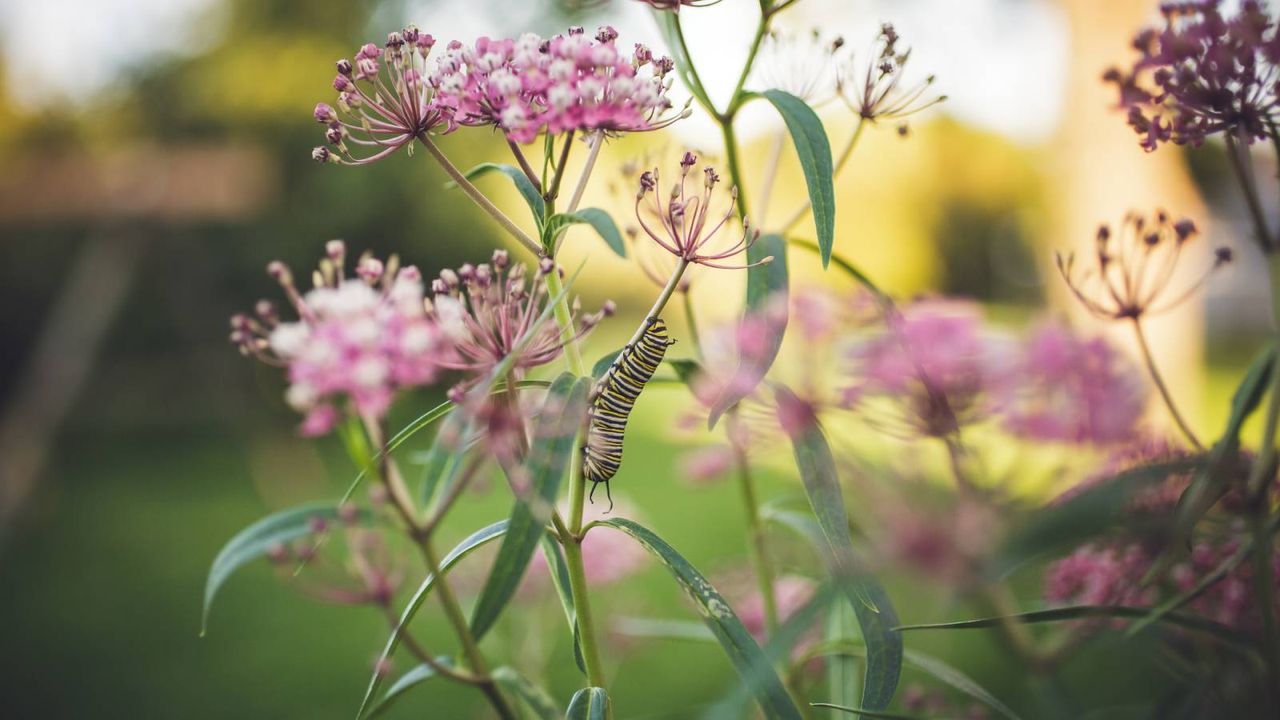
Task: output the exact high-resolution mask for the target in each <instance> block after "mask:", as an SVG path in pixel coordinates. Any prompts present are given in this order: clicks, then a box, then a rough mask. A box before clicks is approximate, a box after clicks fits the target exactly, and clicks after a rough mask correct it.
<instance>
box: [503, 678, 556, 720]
mask: <svg viewBox="0 0 1280 720" xmlns="http://www.w3.org/2000/svg"><path fill="white" fill-rule="evenodd" d="M493 679H494V680H495V681H496V682H497V683H498V685H500V686H501V687H502V688H503V689H505V690H506V691H507V692H508V693H509V694H511V695H515V696H516V697H518V698H520V700H521V701H522V702H524V705H525V707H527V708H529V710H530V711H531V712H533V714H534V717H536V718H538V720H557V718H559V717H560V708H558V707H556V702H555V700H552V699H551V696H550V695H549V694H547V691H546V690H543V689H542V688H540V687H538V686H537V685H534V684H533V683H532V682H530V681H529V679H528V678H526V677H525V676H523V675H521V674H520V673H518V672H516V671H515V670H514V669H513V668H510V667H507V666H505V665H504V666H502V667H500V668H497V669H496V670H494V671H493Z"/></svg>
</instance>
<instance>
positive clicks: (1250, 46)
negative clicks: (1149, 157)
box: [1103, 0, 1280, 150]
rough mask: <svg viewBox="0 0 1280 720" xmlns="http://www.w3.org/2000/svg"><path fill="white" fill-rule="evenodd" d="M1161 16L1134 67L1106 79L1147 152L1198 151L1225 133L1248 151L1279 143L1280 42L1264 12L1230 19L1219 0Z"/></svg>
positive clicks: (1248, 6)
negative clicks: (1258, 144) (1261, 143)
mask: <svg viewBox="0 0 1280 720" xmlns="http://www.w3.org/2000/svg"><path fill="white" fill-rule="evenodd" d="M1160 12H1161V14H1163V15H1164V27H1163V28H1160V29H1154V28H1148V29H1146V30H1143V31H1142V32H1140V33H1138V35H1137V36H1136V37H1135V38H1134V40H1133V48H1134V49H1135V50H1137V51H1138V53H1139V57H1138V59H1137V60H1135V61H1134V63H1133V65H1132V66H1130V67H1129V68H1127V69H1123V70H1122V69H1120V68H1111V69H1110V70H1108V71H1107V72H1106V74H1105V75H1104V76H1103V77H1104V79H1105V80H1106V81H1107V82H1109V83H1112V84H1114V85H1115V86H1116V89H1117V91H1118V92H1119V96H1120V105H1121V106H1122V107H1123V108H1125V109H1127V110H1128V112H1129V124H1130V125H1131V126H1132V127H1133V129H1134V131H1135V132H1136V133H1138V135H1140V136H1141V137H1142V146H1143V147H1144V148H1146V149H1147V150H1154V149H1155V148H1156V147H1157V146H1158V145H1159V144H1160V143H1164V142H1173V143H1176V144H1179V145H1181V144H1186V143H1189V144H1192V145H1199V144H1200V143H1202V142H1204V140H1205V138H1207V137H1209V136H1210V135H1215V134H1220V133H1221V134H1226V135H1228V136H1229V137H1231V138H1233V139H1235V140H1238V141H1240V142H1243V143H1246V144H1247V143H1252V142H1254V141H1255V140H1263V139H1266V138H1268V137H1272V136H1274V135H1275V134H1276V122H1277V120H1278V119H1280V98H1278V97H1277V93H1276V82H1277V80H1280V77H1277V73H1276V63H1277V62H1278V61H1280V34H1278V33H1277V28H1276V23H1275V21H1274V20H1273V19H1272V18H1271V17H1270V16H1269V15H1268V14H1267V12H1265V11H1264V10H1263V8H1262V5H1261V4H1260V3H1258V2H1254V1H1252V0H1246V2H1244V3H1242V4H1241V6H1240V9H1239V11H1238V12H1235V13H1234V14H1228V13H1225V12H1223V10H1222V2H1221V0H1204V1H1200V2H1169V3H1164V4H1163V5H1161V7H1160Z"/></svg>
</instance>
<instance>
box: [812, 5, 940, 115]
mask: <svg viewBox="0 0 1280 720" xmlns="http://www.w3.org/2000/svg"><path fill="white" fill-rule="evenodd" d="M900 40H901V38H900V37H899V36H898V32H897V31H896V30H894V29H893V26H892V25H890V24H888V23H885V24H884V25H882V26H880V34H879V35H877V36H876V42H875V44H874V45H873V46H872V47H871V50H870V52H869V58H868V59H867V63H866V68H865V69H864V70H862V71H859V70H858V69H856V68H853V67H852V65H849V66H847V67H846V69H845V72H844V73H842V74H841V76H840V78H839V79H838V81H837V91H838V92H839V94H840V97H841V98H842V99H843V100H844V102H845V104H846V105H848V106H849V108H850V109H851V110H853V111H854V112H855V113H857V114H858V117H860V118H862V119H863V120H869V121H871V122H876V121H879V120H900V119H902V118H904V117H907V116H908V115H914V114H915V113H918V112H920V111H921V110H926V109H928V108H931V107H933V106H934V105H937V104H938V103H940V102H943V101H944V100H946V99H947V96H946V95H937V94H934V92H933V83H934V76H933V75H929V76H927V77H925V79H923V80H920V81H918V82H913V83H907V82H906V80H905V77H906V67H907V61H908V60H910V59H911V50H910V49H909V48H908V49H902V48H900V47H899V42H900Z"/></svg>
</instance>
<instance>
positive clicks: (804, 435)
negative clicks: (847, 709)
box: [775, 387, 902, 710]
mask: <svg viewBox="0 0 1280 720" xmlns="http://www.w3.org/2000/svg"><path fill="white" fill-rule="evenodd" d="M775 394H776V396H777V398H778V404H779V405H780V406H781V405H791V406H793V407H799V405H798V404H799V403H801V402H802V401H801V400H800V399H799V398H797V397H796V396H795V395H794V394H792V393H791V391H790V390H787V389H786V388H784V387H778V388H776V390H775ZM788 434H789V435H790V437H791V446H792V450H793V451H794V453H795V459H796V467H798V468H799V469H800V478H801V480H802V481H803V482H804V488H805V492H806V494H807V495H808V496H809V504H810V506H811V507H812V509H813V514H814V515H815V516H816V517H817V519H818V525H819V527H821V528H822V534H823V536H824V537H825V538H826V541H827V542H826V552H825V553H824V559H825V560H826V561H827V565H828V567H829V568H830V572H831V576H832V579H833V581H834V582H835V584H836V586H837V587H838V588H839V589H840V590H841V591H842V592H844V593H845V594H846V596H848V598H849V602H850V604H851V605H852V607H853V612H854V614H855V615H856V616H857V618H858V626H859V627H860V628H861V630H862V638H863V642H865V643H866V645H867V669H866V674H865V675H864V677H863V684H862V706H863V707H866V708H871V709H875V710H881V709H884V708H886V707H888V706H889V702H890V701H891V700H893V694H894V692H895V691H896V690H897V687H898V678H899V676H900V675H901V674H902V636H901V635H899V634H898V633H896V632H894V631H893V629H892V628H893V626H894V625H896V624H897V622H898V617H897V613H896V612H895V611H894V609H893V605H892V604H891V603H890V602H889V595H888V593H886V592H885V591H884V588H883V587H881V586H880V583H878V582H877V581H876V580H875V579H874V578H873V577H871V576H870V574H868V573H867V572H866V571H865V570H864V569H863V568H861V567H859V566H860V563H859V561H858V558H857V555H856V553H855V551H854V548H853V539H852V537H850V535H849V517H848V515H847V514H846V512H845V507H844V494H843V492H841V490H840V478H839V475H838V474H837V472H836V465H835V460H834V459H833V458H832V456H831V448H830V447H829V446H828V445H827V439H826V437H825V436H824V435H823V434H822V428H821V427H819V425H818V423H817V420H816V418H815V419H814V420H813V421H812V422H810V423H808V424H806V425H805V426H803V427H791V428H789V429H788Z"/></svg>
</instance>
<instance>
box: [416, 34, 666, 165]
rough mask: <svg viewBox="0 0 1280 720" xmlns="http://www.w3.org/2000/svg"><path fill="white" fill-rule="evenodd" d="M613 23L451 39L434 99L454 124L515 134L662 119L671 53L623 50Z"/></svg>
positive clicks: (643, 125)
mask: <svg viewBox="0 0 1280 720" xmlns="http://www.w3.org/2000/svg"><path fill="white" fill-rule="evenodd" d="M617 37H618V33H617V31H615V30H614V29H613V28H611V27H603V28H600V30H599V32H597V33H596V35H595V37H594V38H590V37H587V35H586V34H585V33H584V32H583V30H582V28H571V29H570V30H569V31H568V32H567V33H565V34H562V35H557V36H555V37H553V38H551V39H549V40H548V39H545V38H542V37H539V36H538V35H534V34H531V33H526V34H524V35H521V36H520V37H518V38H504V39H498V40H494V39H490V38H480V39H479V40H477V41H476V42H475V44H473V45H465V44H463V43H461V42H459V41H456V40H455V41H453V42H451V43H449V45H448V46H447V47H446V49H445V51H444V52H443V53H442V54H441V56H440V58H439V60H438V62H437V68H436V71H435V73H433V74H432V76H431V78H430V82H431V84H432V85H433V86H434V87H435V88H436V96H435V104H436V107H438V108H440V109H441V111H442V112H445V113H446V114H447V115H448V116H449V117H450V118H451V119H452V122H453V123H454V124H455V125H466V126H484V125H491V126H494V127H497V128H499V129H501V130H502V131H503V132H504V133H505V134H506V135H507V137H508V138H510V139H511V140H514V141H516V142H522V143H523V142H529V141H531V140H533V139H534V138H535V137H537V136H538V135H539V134H540V133H543V132H546V133H550V134H561V133H568V132H573V131H594V130H603V131H606V132H622V131H637V130H650V129H653V128H655V127H661V126H665V125H666V124H669V123H670V122H671V121H673V120H674V119H676V118H677V117H679V116H675V117H672V118H668V119H666V120H663V119H660V116H661V115H662V113H664V112H665V111H667V110H668V109H670V108H671V106H672V105H671V101H670V100H669V99H668V98H667V90H668V88H669V87H670V85H671V79H670V78H669V73H670V72H671V69H672V67H673V63H672V61H671V59H670V58H667V57H661V58H655V57H654V56H653V53H652V52H651V51H650V50H649V49H648V48H647V47H645V46H643V45H636V46H635V50H634V51H633V52H631V53H626V52H623V51H622V50H620V49H619V48H618V47H617V44H616V40H617Z"/></svg>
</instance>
